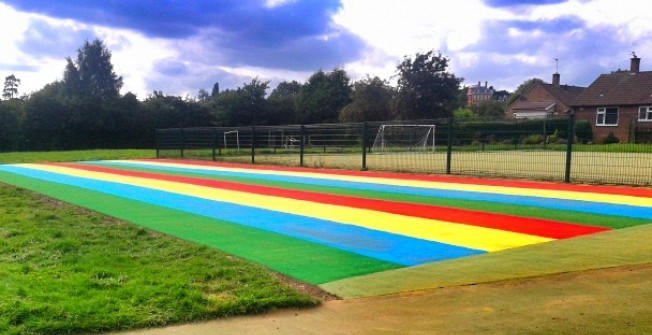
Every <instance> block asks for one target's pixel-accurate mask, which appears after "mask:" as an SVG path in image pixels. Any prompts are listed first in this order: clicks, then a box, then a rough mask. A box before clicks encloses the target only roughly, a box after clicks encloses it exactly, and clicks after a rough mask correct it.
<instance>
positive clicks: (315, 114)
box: [297, 68, 351, 123]
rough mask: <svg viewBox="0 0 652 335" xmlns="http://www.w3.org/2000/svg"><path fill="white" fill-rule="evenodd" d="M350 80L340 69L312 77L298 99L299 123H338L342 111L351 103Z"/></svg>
mask: <svg viewBox="0 0 652 335" xmlns="http://www.w3.org/2000/svg"><path fill="white" fill-rule="evenodd" d="M349 80H350V79H349V76H348V75H347V74H346V71H344V70H343V69H338V68H336V69H334V70H333V71H331V72H328V73H325V72H324V71H321V70H319V71H317V72H316V73H314V74H313V75H312V76H310V78H309V79H308V82H307V83H306V84H304V85H303V87H302V88H301V92H300V93H299V96H298V97H297V121H298V122H300V123H323V122H337V120H338V116H339V113H340V110H341V109H342V108H344V106H346V105H348V104H349V103H350V102H351V97H350V95H351V84H350V83H349Z"/></svg>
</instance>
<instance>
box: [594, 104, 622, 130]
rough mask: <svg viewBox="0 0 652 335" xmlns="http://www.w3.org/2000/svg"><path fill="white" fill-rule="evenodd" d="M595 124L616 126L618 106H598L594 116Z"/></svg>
mask: <svg viewBox="0 0 652 335" xmlns="http://www.w3.org/2000/svg"><path fill="white" fill-rule="evenodd" d="M595 124H596V125H597V126H617V125H618V108H616V107H600V108H598V114H597V115H596V118H595Z"/></svg>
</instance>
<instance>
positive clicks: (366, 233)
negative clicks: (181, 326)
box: [0, 166, 485, 266]
mask: <svg viewBox="0 0 652 335" xmlns="http://www.w3.org/2000/svg"><path fill="white" fill-rule="evenodd" d="M0 170H4V171H7V172H12V173H16V174H20V175H24V176H27V177H31V178H35V179H40V180H46V181H51V182H56V183H60V184H66V185H72V186H76V187H81V188H85V189H89V190H93V191H97V192H101V193H106V194H111V195H116V196H120V197H124V198H127V199H131V200H135V201H140V202H144V203H149V204H154V205H158V206H163V207H168V208H173V209H177V210H182V211H186V212H189V213H193V214H198V215H203V216H207V217H211V218H215V219H219V220H224V221H229V222H233V223H237V224H241V225H245V226H249V227H254V228H258V229H263V230H266V231H271V232H275V233H280V234H284V235H287V236H292V237H296V238H300V239H303V240H308V241H312V242H316V243H319V244H323V245H327V246H330V247H334V248H337V249H341V250H346V251H350V252H353V253H357V254H360V255H364V256H368V257H373V258H376V259H380V260H385V261H389V262H394V263H398V264H402V265H408V266H410V265H417V264H422V263H427V262H433V261H438V260H444V259H450V258H457V257H464V256H469V255H475V254H482V253H485V252H484V251H481V250H475V249H470V248H464V247H460V246H454V245H449V244H445V243H439V242H433V241H426V240H421V239H417V238H411V237H407V236H402V235H396V234H391V233H387V232H382V231H377V230H372V229H367V228H362V227H357V226H353V225H346V224H339V223H336V222H332V221H327V220H320V219H315V218H310V217H306V216H300V215H293V214H287V213H282V212H276V211H271V210H265V209H259V208H254V207H248V206H242V205H237V204H231V203H226V202H219V201H212V200H206V199H202V198H196V197H191V196H185V195H179V194H175V193H171V192H165V191H159V190H153V189H149V188H145V187H140V186H133V185H128V184H121V183H114V182H106V181H101V180H95V179H89V178H82V177H75V176H69V175H65V174H59V173H52V172H48V171H42V170H38V169H31V168H26V167H18V166H0Z"/></svg>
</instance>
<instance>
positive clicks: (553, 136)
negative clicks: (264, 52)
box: [156, 115, 652, 185]
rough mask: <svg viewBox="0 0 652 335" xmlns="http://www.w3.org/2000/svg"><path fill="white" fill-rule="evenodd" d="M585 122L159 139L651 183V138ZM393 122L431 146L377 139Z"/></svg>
mask: <svg viewBox="0 0 652 335" xmlns="http://www.w3.org/2000/svg"><path fill="white" fill-rule="evenodd" d="M583 122H586V121H577V122H576V120H575V118H574V115H568V116H563V117H558V118H550V119H543V120H488V119H463V120H459V119H452V118H451V119H438V120H416V121H415V120H410V121H405V122H402V123H401V122H391V123H390V122H384V123H383V122H367V123H345V124H315V125H287V126H256V127H237V128H233V127H228V128H226V127H215V128H173V129H159V130H157V131H156V143H157V157H161V158H178V157H182V158H189V159H206V160H213V161H226V162H238V163H251V164H273V165H290V166H305V167H314V168H337V169H353V170H384V171H399V172H411V173H432V174H454V175H471V176H481V177H500V178H518V179H531V180H548V181H564V182H574V183H601V184H626V185H651V184H652V145H651V144H635V143H623V144H620V143H618V144H590V143H591V142H590V140H591V128H590V125H589V124H588V122H586V123H583ZM388 124H392V125H400V124H410V125H433V126H434V127H433V128H434V129H433V130H434V131H433V134H432V135H430V136H433V137H432V138H428V139H427V144H426V145H423V144H419V146H416V145H410V144H398V145H394V146H392V147H391V148H390V147H387V148H389V149H387V148H386V149H384V150H382V151H381V150H380V149H379V147H374V142H375V141H376V142H377V141H378V137H379V136H380V135H379V131H380V129H381V128H382V126H383V125H388ZM411 131H412V130H408V129H406V130H405V131H404V133H405V134H407V135H406V136H407V137H410V136H412V137H413V138H412V140H417V139H416V138H414V137H415V136H416V135H414V134H412V133H410V132H411ZM424 136H425V135H424ZM389 142H390V140H389V139H388V143H389ZM431 142H432V143H434V145H432V144H430V143H431ZM401 143H404V142H401ZM405 143H407V142H405ZM419 143H421V142H419Z"/></svg>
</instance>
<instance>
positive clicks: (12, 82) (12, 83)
mask: <svg viewBox="0 0 652 335" xmlns="http://www.w3.org/2000/svg"><path fill="white" fill-rule="evenodd" d="M18 86H20V79H18V78H16V76H14V75H13V74H12V75H10V76H7V77H5V86H4V89H3V90H2V97H3V98H5V99H13V98H14V97H16V96H18Z"/></svg>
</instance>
